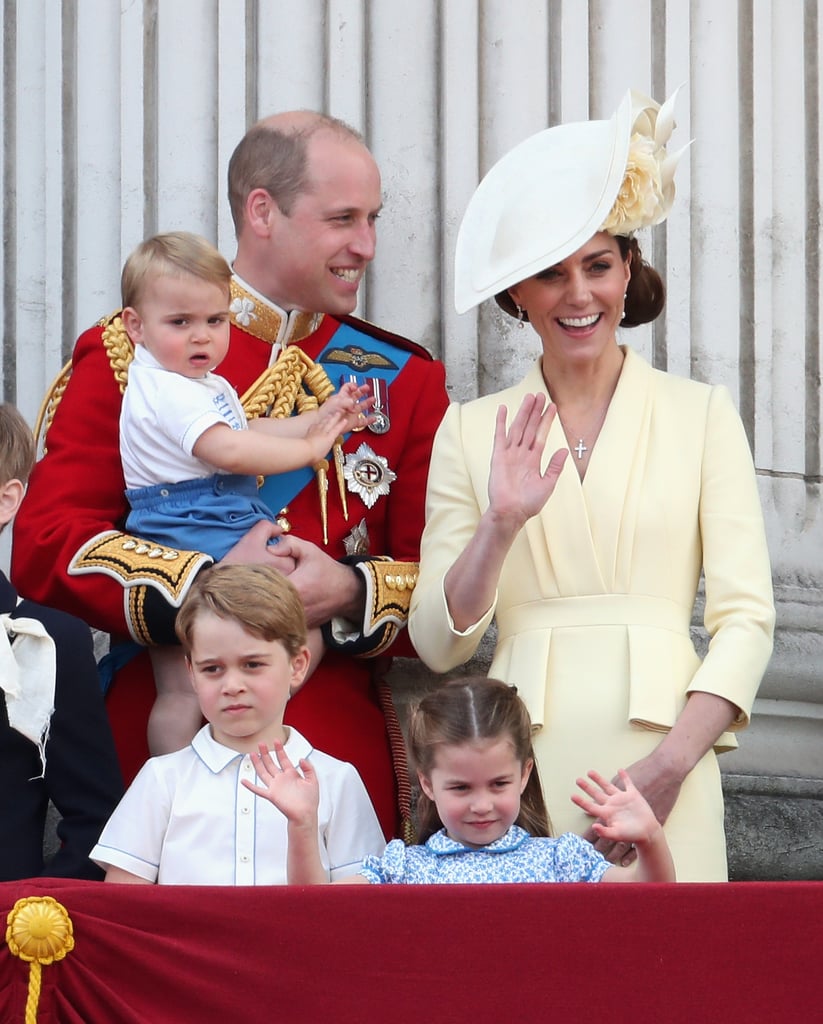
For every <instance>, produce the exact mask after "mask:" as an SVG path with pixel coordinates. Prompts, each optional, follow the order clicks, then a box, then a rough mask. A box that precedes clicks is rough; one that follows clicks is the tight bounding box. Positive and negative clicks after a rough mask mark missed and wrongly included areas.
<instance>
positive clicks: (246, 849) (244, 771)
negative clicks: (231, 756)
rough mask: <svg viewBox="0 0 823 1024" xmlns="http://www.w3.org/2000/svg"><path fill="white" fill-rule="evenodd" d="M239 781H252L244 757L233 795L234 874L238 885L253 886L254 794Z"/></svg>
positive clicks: (250, 771)
mask: <svg viewBox="0 0 823 1024" xmlns="http://www.w3.org/2000/svg"><path fill="white" fill-rule="evenodd" d="M241 779H249V780H251V781H253V780H254V768H253V766H252V763H251V759H250V758H249V756H248V755H246V756H245V757H244V758H243V760H242V762H241V764H240V771H239V773H238V776H237V793H236V794H235V807H236V808H237V810H236V812H235V820H234V833H235V843H234V851H235V852H234V856H235V864H234V874H235V878H236V879H237V884H238V885H254V812H253V807H254V801H255V799H256V797H255V795H254V793H250V792H249V791H248V790H247V789H246V787H245V786H244V785H242V783H241Z"/></svg>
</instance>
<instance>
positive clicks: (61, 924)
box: [6, 896, 74, 1024]
mask: <svg viewBox="0 0 823 1024" xmlns="http://www.w3.org/2000/svg"><path fill="white" fill-rule="evenodd" d="M6 945H7V946H8V947H9V951H10V952H11V954H12V955H13V956H16V957H19V958H20V959H21V960H23V961H26V962H28V963H29V965H30V966H29V991H28V998H27V999H26V1016H25V1022H26V1024H36V1021H37V1006H38V1003H39V1002H40V986H41V982H42V977H41V975H42V970H43V967H44V966H47V965H48V964H53V963H56V962H57V961H58V960H62V959H63V958H64V957H65V956H66V954H68V953H70V952H71V951H72V950H73V949H74V926H73V925H72V921H71V918H70V917H69V915H68V913H67V911H66V908H65V907H64V906H63V904H62V903H58V902H57V900H56V899H54V897H53V896H26V897H25V898H24V899H22V900H18V901H17V902H16V903H15V904H14V906H13V907H12V908H11V910H10V911H9V915H8V918H7V927H6Z"/></svg>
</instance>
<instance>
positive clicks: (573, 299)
mask: <svg viewBox="0 0 823 1024" xmlns="http://www.w3.org/2000/svg"><path fill="white" fill-rule="evenodd" d="M629 277H630V273H629V260H628V259H626V260H625V261H624V260H623V258H622V256H621V255H620V247H619V246H618V243H617V240H616V239H615V238H614V237H613V236H612V235H609V234H607V233H606V232H605V231H600V232H598V233H597V234H596V235H594V236H593V237H592V238H591V239H589V241H588V242H587V243H586V244H585V245H583V246H581V247H580V248H579V249H578V250H577V252H574V253H572V254H571V256H567V257H566V259H564V260H563V261H562V262H560V263H556V264H555V265H554V266H552V267H548V268H547V269H546V270H543V271H541V272H540V273H539V274H535V275H534V277H529V278H527V279H526V280H525V281H521V282H520V284H517V285H515V286H514V287H513V288H510V289H509V294H510V295H511V297H512V298H513V299H514V301H515V302H516V303H517V304H518V305H519V306H522V307H523V309H524V310H525V311H526V312H527V313H528V315H529V320H530V321H531V324H532V326H533V327H534V329H535V330H536V331H537V333H538V334H539V335H540V338H541V340H542V342H543V355H544V358H546V359H548V360H549V361H550V362H555V361H559V362H560V363H561V364H562V363H565V362H566V361H572V362H574V363H577V362H580V361H584V362H588V361H591V360H595V361H596V360H597V359H598V358H599V357H600V356H602V355H603V353H604V352H605V351H606V349H607V347H609V346H613V345H614V343H615V332H616V329H617V327H618V325H619V324H620V319H621V316H622V313H623V301H624V296H625V294H626V287H627V286H628V283H629Z"/></svg>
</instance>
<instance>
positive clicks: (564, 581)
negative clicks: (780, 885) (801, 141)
mask: <svg viewBox="0 0 823 1024" xmlns="http://www.w3.org/2000/svg"><path fill="white" fill-rule="evenodd" d="M672 103H673V99H672V100H671V101H669V103H667V104H665V105H664V106H663V107H662V108H661V107H659V106H658V105H657V104H656V103H654V102H653V101H652V100H649V99H647V98H646V97H641V96H639V95H638V94H636V93H629V94H627V96H626V97H625V99H624V101H623V103H622V104H621V105H620V107H619V108H618V110H617V112H616V113H615V115H614V116H613V117H612V118H611V119H610V120H608V121H605V120H604V121H587V122H580V123H576V124H568V125H562V126H557V127H554V128H550V129H547V130H545V131H543V132H540V133H538V134H537V135H535V136H532V137H531V138H529V139H527V140H525V141H524V142H523V143H521V144H520V145H519V146H517V147H516V148H515V149H514V150H512V151H511V152H510V153H508V154H507V155H506V156H504V157H503V158H502V160H500V161H499V162H498V163H497V164H496V165H495V166H494V167H493V168H492V170H491V171H490V172H489V174H488V175H487V176H486V177H485V178H484V180H483V181H482V182H481V183H480V185H479V186H478V189H477V191H476V192H475V194H474V196H473V197H472V199H471V201H470V203H469V206H468V208H467V211H466V214H465V216H464V219H463V223H462V225H461V228H460V233H459V236H458V243H457V253H456V263H455V281H456V305H457V309H458V312H465V311H466V310H467V309H469V308H471V307H472V306H473V305H476V304H477V303H479V302H481V301H483V300H484V299H487V298H491V297H492V296H493V297H495V298H496V300H497V302H498V303H499V304H500V305H501V306H502V308H503V309H504V310H506V311H507V312H509V313H511V314H512V315H513V316H516V317H517V318H518V319H519V320H520V322H521V323H523V322H530V323H531V325H532V327H533V328H534V330H535V331H536V332H537V334H538V336H539V338H540V341H541V343H542V355H541V356H540V357H539V358H538V360H537V362H536V363H535V365H534V366H533V367H532V369H531V370H530V372H529V373H528V374H527V376H526V378H525V379H524V380H523V381H521V383H520V384H518V385H515V386H514V387H512V388H508V389H507V390H505V391H502V392H500V393H498V394H495V395H490V396H486V397H484V398H480V399H477V400H476V401H473V402H469V403H467V404H465V405H462V406H461V405H452V406H451V407H450V409H449V410H448V412H447V414H446V416H445V418H444V420H443V423H442V425H441V427H440V430H439V432H438V435H437V438H436V441H435V446H434V453H433V457H432V462H431V468H430V472H429V483H428V496H427V523H426V529H425V532H424V535H423V542H422V551H421V565H420V577H419V581H418V584H417V587H416V590H415V593H414V597H413V601H412V607H411V616H410V621H409V629H410V632H411V635H412V639H413V641H414V644H415V647H416V648H417V651H418V652H419V654H420V656H421V657H422V658H423V659H424V660H425V661H426V662H427V663H428V664H429V665H430V667H432V668H433V669H435V670H436V671H440V672H447V671H449V670H450V669H452V668H454V667H455V666H456V665H459V664H461V663H462V662H464V661H466V660H467V659H468V658H470V657H471V656H472V654H473V653H474V652H475V650H476V648H477V646H478V644H479V642H480V639H481V638H482V636H483V634H484V633H485V631H486V629H487V627H488V626H489V625H490V623H491V621H492V619H493V618H494V619H496V622H497V628H498V640H497V647H496V650H495V655H494V659H493V661H492V664H491V667H490V670H489V672H490V675H492V676H495V677H497V678H502V679H505V680H507V681H508V682H510V683H512V684H514V685H516V686H517V688H518V692H519V693H520V695H521V696H522V697H523V699H524V700H525V702H526V705H527V707H528V709H529V712H530V714H531V717H532V721H533V723H534V724H535V726H536V728H537V732H536V735H535V744H534V745H535V753H536V756H537V760H538V763H539V766H540V773H541V777H542V779H543V783H544V787H545V789H546V797H547V803H548V807H549V812H550V815H551V817H552V821H553V824H554V827H555V830H556V831H557V832H558V833H560V832H564V831H568V830H573V831H577V832H580V833H582V834H584V835H586V836H587V837H588V838H590V839H591V840H592V841H593V842H595V845H596V846H597V847H598V848H599V849H601V851H602V852H604V853H605V854H606V855H607V857H609V859H610V860H612V861H614V862H618V861H620V862H623V863H628V862H630V861H631V859H632V858H633V851H632V850H631V849H630V848H627V847H625V846H624V845H618V846H613V845H611V844H609V843H607V842H605V841H603V840H598V839H597V836H596V835H595V834H594V832H593V831H592V830H591V827H590V826H591V821H590V820H589V819H587V818H586V817H585V816H584V815H583V814H582V812H581V811H579V810H578V809H577V808H576V807H575V806H574V805H573V804H571V802H570V801H569V797H568V794H569V792H570V790H571V788H573V786H574V782H575V779H576V778H577V777H578V776H582V775H584V774H585V772H586V770H587V769H588V768H589V767H591V766H595V767H597V768H598V770H600V771H601V772H603V773H604V774H607V775H616V773H617V770H618V769H619V768H623V767H625V768H627V769H628V772H629V775H630V776H631V777H632V779H633V780H634V782H635V784H636V786H637V787H638V789H640V791H641V792H642V793H643V795H644V796H645V798H646V799H647V800H648V802H649V803H650V805H651V806H652V808H653V810H654V811H655V814H656V815H657V817H658V818H659V820H660V821H661V822H662V823H663V824H664V826H665V830H666V835H667V838H668V841H669V844H670V846H671V848H672V852H673V855H674V859H675V863H676V867H677V877H678V879H679V880H681V881H689V880H692V881H711V880H723V879H725V878H726V877H727V867H726V849H725V834H724V828H723V795H722V790H721V785H720V775H719V771H718V765H717V759H716V756H715V755H716V753H718V752H720V751H722V750H725V749H729V748H730V747H733V746H735V745H736V740H735V738H734V735H733V733H734V732H735V731H737V730H739V729H741V728H743V727H744V726H745V725H746V724H747V722H748V719H749V714H750V710H751V705H752V702H753V700H754V696H755V693H756V691H757V687H758V686H759V684H760V680H761V678H762V675H763V673H764V671H765V668H766V665H767V663H768V659H769V656H770V653H771V646H772V632H773V626H774V606H773V600H772V589H771V573H770V567H769V559H768V551H767V547H766V540H765V534H764V529H763V521H762V514H761V510H760V504H759V499H758V494H757V487H756V482H755V474H754V469H753V465H752V458H751V453H750V451H749V447H748V443H747V440H746V436H745V433H744V430H743V426H742V423H741V421H740V418H739V416H738V414H737V412H736V410H735V408H734V405H733V403H732V400H731V397H730V395H729V394H728V392H727V391H726V389H725V388H723V387H711V386H709V385H707V384H702V383H698V382H695V381H690V380H685V379H682V378H677V377H674V376H672V375H669V374H667V373H663V372H661V371H659V370H655V369H653V368H652V367H651V366H649V365H648V363H646V362H645V360H644V359H643V358H642V357H641V356H639V355H638V354H636V353H635V352H633V351H632V350H631V349H630V348H628V347H627V346H625V345H623V344H618V342H617V336H616V331H617V328H618V326H623V327H633V326H636V325H638V324H641V323H648V322H650V321H651V320H653V319H654V318H655V317H656V316H658V315H659V313H660V311H661V310H662V308H663V302H664V289H663V284H662V281H661V280H660V278H659V276H658V275H657V273H656V271H654V269H653V268H652V267H650V266H649V265H648V264H647V263H646V262H645V261H644V260H643V258H642V255H641V253H640V249H639V247H638V244H637V240H636V239H635V237H634V232H635V231H636V230H637V229H639V228H644V227H649V226H651V225H653V224H657V223H659V222H660V221H661V220H663V219H664V218H665V216H666V215H667V214H668V211H669V209H670V206H671V202H672V199H673V196H674V184H673V175H674V168H675V166H676V163H677V158H678V156H679V154H668V153H667V151H666V148H665V145H666V142H667V141H668V138H669V136H670V134H671V130H672V127H673V120H672V110H671V105H672ZM550 452H553V453H554V454H553V455H552V456H551V458H549V454H548V453H550ZM701 572H702V573H703V575H704V577H705V591H706V603H705V614H704V622H705V626H706V629H707V631H708V633H709V635H710V644H709V649H708V652H707V654H706V656H705V657H704V658H703V659H702V660H701V658H700V657H699V656H698V654H697V653H696V651H695V648H694V645H693V642H692V640H691V637H690V632H689V627H690V623H691V618H692V612H693V608H694V602H695V596H696V593H697V588H698V583H699V580H700V576H701Z"/></svg>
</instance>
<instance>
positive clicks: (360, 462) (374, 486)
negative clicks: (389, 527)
mask: <svg viewBox="0 0 823 1024" xmlns="http://www.w3.org/2000/svg"><path fill="white" fill-rule="evenodd" d="M343 476H344V477H345V478H346V486H347V487H348V489H349V490H350V491H351V492H352V494H356V495H357V496H358V497H359V498H360V499H361V501H362V502H363V504H364V505H365V506H366V508H373V507H374V503H375V502H376V501H377V499H378V498H380V497H382V496H383V495H386V494H388V493H389V486H390V485H391V484H392V483H393V482H394V481H395V480H396V479H397V474H396V473H395V472H394V471H393V470H391V469H389V462H388V459H385V458H384V457H383V456H382V455H377V453H376V452H374V451H372V449H371V448H370V447H369V446H368V445H367V444H366V443H365V442H364V443H363V444H361V445H360V447H359V448H358V449H357V451H356V452H352V453H350V454H349V455H347V456H346V462H345V464H344V466H343Z"/></svg>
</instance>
